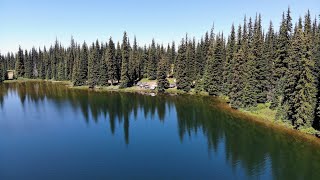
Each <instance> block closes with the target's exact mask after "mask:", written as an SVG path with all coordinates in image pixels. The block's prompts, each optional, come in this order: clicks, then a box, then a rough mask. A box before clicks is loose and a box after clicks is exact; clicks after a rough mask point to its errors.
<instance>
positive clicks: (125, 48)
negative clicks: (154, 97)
mask: <svg viewBox="0 0 320 180" xmlns="http://www.w3.org/2000/svg"><path fill="white" fill-rule="evenodd" d="M121 48H122V66H121V83H120V88H126V87H130V86H131V84H130V75H129V58H130V57H129V56H130V47H129V43H128V37H127V33H126V32H124V34H123V40H122V47H121Z"/></svg>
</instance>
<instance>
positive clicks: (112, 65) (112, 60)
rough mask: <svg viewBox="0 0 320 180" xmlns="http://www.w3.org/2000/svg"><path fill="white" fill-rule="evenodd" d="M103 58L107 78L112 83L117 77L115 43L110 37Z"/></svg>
mask: <svg viewBox="0 0 320 180" xmlns="http://www.w3.org/2000/svg"><path fill="white" fill-rule="evenodd" d="M105 59H106V63H107V69H108V79H109V80H110V81H111V84H112V85H113V83H114V81H115V80H116V79H117V61H116V50H115V45H114V43H113V41H112V39H111V37H110V39H109V43H108V48H107V51H106V53H105Z"/></svg>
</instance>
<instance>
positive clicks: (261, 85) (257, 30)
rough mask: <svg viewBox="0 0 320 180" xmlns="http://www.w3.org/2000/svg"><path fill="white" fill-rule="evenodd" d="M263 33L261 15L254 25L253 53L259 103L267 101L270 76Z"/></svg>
mask: <svg viewBox="0 0 320 180" xmlns="http://www.w3.org/2000/svg"><path fill="white" fill-rule="evenodd" d="M263 44H264V40H263V35H262V26H261V15H260V14H259V16H258V17H257V18H256V20H255V25H254V35H253V47H252V49H251V50H252V55H253V57H254V61H255V62H256V63H255V64H256V66H255V72H254V76H255V78H256V83H255V87H254V88H255V93H256V98H257V102H258V103H265V102H266V101H267V93H268V89H267V87H268V76H269V71H268V70H269V66H270V65H271V64H269V63H268V60H267V59H265V58H263V54H262V53H263Z"/></svg>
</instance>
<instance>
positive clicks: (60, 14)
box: [0, 0, 320, 53]
mask: <svg viewBox="0 0 320 180" xmlns="http://www.w3.org/2000/svg"><path fill="white" fill-rule="evenodd" d="M288 6H290V8H291V10H292V17H293V20H294V21H295V20H297V18H298V17H299V16H300V15H301V16H303V15H304V14H305V12H306V11H307V10H308V9H310V11H311V14H312V16H313V17H315V15H316V14H320V2H319V0H291V1H289V0H233V1H231V0H224V1H213V0H158V1H152V0H127V1H124V0H122V1H121V0H113V1H111V0H104V1H103V0H50V1H49V0H20V1H19V0H0V23H1V26H0V51H1V53H6V52H7V51H16V50H17V49H18V47H19V45H21V46H22V48H31V47H32V46H33V45H34V46H35V47H39V46H40V47H43V46H44V45H46V46H50V44H52V43H53V42H54V40H55V38H56V37H57V38H58V39H59V40H60V41H61V43H62V44H63V45H69V42H70V37H71V36H72V35H73V36H74V38H75V40H76V41H78V42H83V41H84V40H86V41H87V42H88V43H91V42H92V41H95V39H97V38H98V39H99V40H100V41H101V40H103V41H106V40H107V39H108V37H109V36H112V37H113V39H114V40H115V41H118V40H121V38H122V34H123V31H125V30H126V31H127V32H128V34H129V37H130V38H131V40H133V36H134V35H136V37H137V40H138V42H139V44H140V45H143V44H145V43H150V41H151V39H152V38H155V40H156V41H157V42H159V43H165V44H166V43H168V42H171V41H172V40H176V41H178V42H179V41H180V38H182V37H183V36H184V35H185V33H186V32H187V33H188V34H189V36H195V37H196V38H200V37H201V36H202V35H203V34H204V33H205V31H207V30H210V28H211V26H212V24H213V22H214V24H215V32H218V31H224V32H227V33H229V31H230V26H231V24H232V23H235V24H236V25H237V24H239V23H242V20H243V17H244V15H245V14H246V15H247V16H253V17H254V16H255V14H256V12H258V13H261V14H262V18H263V19H262V20H263V26H264V27H266V26H267V24H269V21H270V20H272V21H273V22H274V25H275V27H276V28H278V25H279V22H280V19H281V14H282V12H283V11H284V10H286V9H287V7H288Z"/></svg>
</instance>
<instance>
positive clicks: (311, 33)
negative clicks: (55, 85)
mask: <svg viewBox="0 0 320 180" xmlns="http://www.w3.org/2000/svg"><path fill="white" fill-rule="evenodd" d="M290 13H291V12H290V9H288V11H287V12H286V13H283V16H282V21H281V25H280V28H279V30H278V31H275V30H274V29H273V25H272V23H271V22H270V26H269V28H268V30H267V31H266V33H265V34H264V33H263V30H262V25H261V24H262V23H261V21H262V20H261V16H260V15H257V16H256V18H255V20H254V21H252V19H251V18H249V21H248V23H247V21H246V18H245V19H244V23H243V25H242V26H239V29H238V32H237V33H236V32H235V28H234V26H233V25H232V27H231V33H230V34H229V36H228V39H227V42H226V41H225V37H224V36H223V34H222V33H218V35H217V36H215V33H214V29H213V28H212V29H211V31H210V32H206V33H205V34H204V36H203V38H201V39H200V41H198V42H197V41H196V40H195V39H194V38H193V39H188V37H186V38H183V39H182V41H181V43H180V44H179V45H177V46H178V48H177V51H176V44H175V42H172V44H171V45H169V44H168V46H167V48H164V46H163V45H162V44H157V43H156V42H155V40H154V39H153V40H152V43H151V44H150V46H149V47H147V46H146V45H144V46H139V45H138V43H137V40H136V38H135V37H134V41H133V45H132V46H131V45H130V42H129V38H128V37H127V34H126V32H125V33H124V36H123V40H122V43H119V42H118V43H117V45H116V46H115V43H114V42H113V41H112V39H111V37H110V39H109V41H108V42H107V43H101V44H99V42H98V40H97V41H96V43H93V44H92V46H90V50H88V47H87V45H86V43H85V42H84V43H83V44H82V46H81V47H80V45H79V44H77V43H76V42H75V41H74V40H73V38H71V43H70V45H69V47H67V48H64V47H63V46H61V44H60V43H59V42H58V40H56V41H55V42H54V45H53V46H51V47H50V48H48V49H47V48H46V47H44V48H43V50H42V49H39V50H36V49H35V48H32V49H31V50H26V49H24V50H22V49H21V47H19V50H18V52H17V53H16V54H14V53H8V54H7V55H0V64H1V65H0V71H1V72H0V81H2V80H3V77H4V76H3V74H5V72H6V71H7V70H13V69H15V70H16V71H15V72H16V76H17V77H19V78H35V79H36V78H40V79H48V80H51V79H53V80H59V81H64V80H71V81H72V82H73V84H74V85H75V86H85V85H88V86H87V87H89V86H90V87H95V86H97V85H100V86H107V85H109V82H111V84H112V86H111V87H108V88H107V87H102V88H107V89H114V88H115V87H118V86H115V85H116V84H119V87H120V88H127V87H130V86H133V85H134V84H135V83H136V82H137V81H140V80H141V79H142V78H145V79H143V81H145V80H146V79H148V81H153V83H154V82H155V80H157V82H158V86H159V88H158V90H159V91H160V92H162V91H164V89H165V88H167V87H168V84H169V83H168V80H171V82H170V83H171V84H174V83H176V85H177V88H169V89H168V90H167V91H170V92H179V93H181V92H183V93H185V92H190V93H189V94H193V93H194V92H196V93H206V92H208V94H210V95H214V96H220V97H226V99H229V100H230V101H229V102H230V105H231V107H233V108H238V109H246V110H251V111H258V112H259V113H266V114H268V112H269V111H270V112H273V113H274V114H275V115H274V116H276V118H277V119H280V120H281V121H278V122H280V123H283V122H290V123H291V124H292V126H294V127H295V128H299V129H309V128H310V127H311V126H313V127H314V128H316V129H319V128H320V92H319V91H318V89H320V25H319V23H317V22H316V20H315V21H314V22H313V23H312V22H311V18H310V13H309V12H307V14H306V15H305V18H304V21H302V19H301V18H300V19H299V21H298V22H297V24H296V26H295V28H294V33H292V22H291V21H292V19H291V15H290ZM120 44H121V46H120ZM167 76H169V77H170V78H167ZM173 78H175V79H176V82H173V81H172V80H173ZM129 89H130V91H132V90H133V89H134V90H136V89H138V88H137V87H132V88H129ZM122 91H126V90H125V89H124V90H122ZM204 91H206V92H204ZM269 102H270V103H269ZM265 103H268V104H270V106H269V105H268V107H265V108H262V109H261V110H260V109H259V108H261V104H265ZM269 108H270V109H269ZM256 109H258V110H256ZM267 109H268V110H267ZM260 115H261V114H260ZM260 115H259V116H260ZM308 131H309V130H308Z"/></svg>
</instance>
